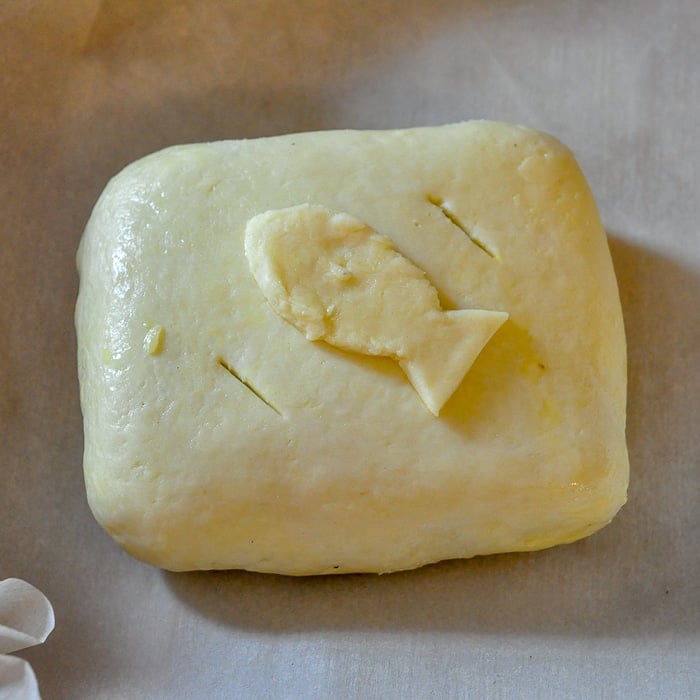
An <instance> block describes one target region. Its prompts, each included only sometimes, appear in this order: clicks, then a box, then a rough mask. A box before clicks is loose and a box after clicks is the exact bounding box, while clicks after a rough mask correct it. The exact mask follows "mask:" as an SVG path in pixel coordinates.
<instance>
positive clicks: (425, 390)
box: [245, 204, 508, 416]
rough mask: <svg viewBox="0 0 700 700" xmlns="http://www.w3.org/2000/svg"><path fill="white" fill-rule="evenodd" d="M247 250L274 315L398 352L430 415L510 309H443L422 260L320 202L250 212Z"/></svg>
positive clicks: (369, 351) (327, 335)
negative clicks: (412, 258)
mask: <svg viewBox="0 0 700 700" xmlns="http://www.w3.org/2000/svg"><path fill="white" fill-rule="evenodd" d="M245 254H246V257H247V259H248V263H249V266H250V270H251V272H252V274H253V277H254V278H255V280H256V282H257V284H258V286H259V287H260V289H261V291H262V293H263V295H264V296H265V298H266V299H267V301H268V302H269V304H270V306H271V307H272V309H273V310H274V311H275V312H276V313H277V314H278V315H279V316H281V317H282V318H283V319H285V320H286V321H288V322H289V323H290V324H292V325H293V326H294V327H295V328H296V329H297V330H299V331H301V332H302V333H303V334H304V335H305V336H306V338H308V339H309V340H324V341H325V342H327V343H329V344H330V345H333V346H335V347H338V348H341V349H343V350H349V351H352V352H357V353H362V354H366V355H378V356H383V357H390V358H392V359H394V360H396V361H397V362H398V363H399V366H400V367H401V369H402V370H403V371H404V373H405V374H406V376H407V377H408V380H409V381H410V382H411V384H412V385H413V387H414V389H415V390H416V392H417V393H418V395H419V396H420V398H421V399H422V401H423V403H424V404H425V405H426V407H427V408H428V409H429V410H430V411H431V413H433V415H435V416H437V415H439V413H440V410H441V408H442V407H443V406H444V404H445V402H446V401H447V400H448V399H449V398H450V396H452V394H453V393H454V391H455V390H456V389H457V387H458V386H459V384H460V383H461V382H462V380H463V378H464V376H465V374H466V373H467V372H468V370H469V368H470V367H471V366H472V364H473V363H474V361H475V359H476V358H477V356H478V355H479V353H480V352H481V350H482V349H483V348H484V346H485V345H486V343H488V342H489V340H490V339H491V337H492V336H493V334H494V333H495V332H496V331H497V330H498V328H499V327H500V326H501V325H502V324H503V323H504V322H505V321H506V319H507V318H508V314H507V313H506V312H503V311H487V310H481V309H459V310H453V311H452V310H451V311H445V310H443V309H442V308H441V307H440V302H439V299H438V294H437V290H436V289H435V287H433V285H432V284H431V283H430V281H429V280H428V279H427V277H426V275H425V273H424V272H423V270H421V269H420V268H418V267H416V265H414V264H413V263H412V262H411V261H409V260H408V259H407V258H405V257H404V256H403V255H402V254H401V253H399V252H398V251H397V250H396V249H395V248H394V247H393V244H392V241H391V239H390V238H388V237H387V236H385V235H383V234H381V233H378V232H377V231H375V230H374V229H372V228H371V227H370V226H369V225H367V224H366V223H364V222H362V221H360V220H358V219H356V218H354V217H353V216H350V215H349V214H346V213H343V212H334V211H331V210H330V209H327V208H326V207H323V206H318V205H310V204H302V205H298V206H294V207H289V208H285V209H276V210H271V211H267V212H264V213H262V214H258V215H257V216H254V217H253V218H252V219H250V220H249V221H248V224H247V226H246V232H245Z"/></svg>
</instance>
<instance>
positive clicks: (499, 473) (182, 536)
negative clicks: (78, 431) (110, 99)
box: [76, 121, 629, 575]
mask: <svg viewBox="0 0 700 700" xmlns="http://www.w3.org/2000/svg"><path fill="white" fill-rule="evenodd" d="M78 267H79V272H80V292H79V296H78V303H77V309H76V327H77V333H78V365H79V377H80V386H81V403H82V409H83V416H84V424H85V453H84V471H85V481H86V486H87V494H88V499H89V503H90V506H91V508H92V511H93V513H94V514H95V517H96V518H97V520H98V521H99V522H100V523H101V524H102V526H103V527H104V528H105V529H106V530H107V531H108V532H109V533H110V534H111V535H112V537H114V539H115V540H116V541H117V542H118V543H119V544H120V545H121V546H123V547H124V548H125V549H126V550H127V551H128V552H130V553H131V554H133V555H134V556H136V557H138V558H140V559H142V560H144V561H147V562H150V563H152V564H154V565H156V566H160V567H163V568H167V569H172V570H190V569H222V568H241V569H248V570H253V571H265V572H275V573H282V574H295V575H302V574H323V573H347V572H389V571H395V570H400V569H410V568H414V567H418V566H421V565H423V564H427V563H430V562H435V561H439V560H442V559H448V558H459V557H471V556H474V555H477V554H489V553H494V552H506V551H516V550H534V549H541V548H544V547H549V546H552V545H556V544H561V543H566V542H571V541H573V540H576V539H579V538H581V537H585V536H586V535H589V534H591V533H593V532H595V531H596V530H598V529H599V528H601V527H603V526H604V525H606V524H607V523H608V522H610V520H611V519H612V518H613V516H614V515H615V513H616V512H617V511H618V510H619V508H620V507H621V506H622V505H623V503H624V502H625V499H626V490H627V482H628V471H629V470H628V459H627V450H626V444H625V401H626V350H625V337H624V329H623V323H622V313H621V309H620V301H619V295H618V291H617V284H616V280H615V275H614V271H613V267H612V262H611V259H610V253H609V250H608V246H607V240H606V235H605V231H604V229H603V227H602V225H601V222H600V219H599V216H598V213H597V210H596V206H595V202H594V200H593V197H592V195H591V193H590V191H589V188H588V186H587V184H586V182H585V179H584V177H583V175H582V174H581V171H580V169H579V167H578V165H577V164H576V161H575V159H574V158H573V156H572V155H571V153H570V152H569V151H568V150H567V149H566V148H565V147H564V146H562V145H561V144H560V143H559V142H558V141H556V140H555V139H553V138H552V137H550V136H547V135H545V134H542V133H540V132H537V131H533V130H531V129H527V128H524V127H520V126H513V125H509V124H502V123H497V122H485V121H477V122H466V123H462V124H454V125H449V126H444V127H428V128H417V129H406V130H397V131H384V132H381V131H365V132H361V131H338V132H320V133H308V134H295V135H288V136H279V137H271V138H264V139H254V140H243V141H223V142H219V143H209V144H197V145H187V146H177V147H173V148H169V149H166V150H164V151H161V152H159V153H156V154H153V155H151V156H148V157H146V158H144V159H142V160H140V161H137V162H136V163H134V164H132V165H130V166H129V167H127V168H126V169H125V170H123V171H122V172H121V173H120V174H118V175H117V176H116V177H115V178H114V179H113V180H112V181H111V182H110V183H109V185H108V186H107V188H106V190H105V192H104V193H103V194H102V196H101V197H100V200H99V201H98V203H97V205H96V206H95V209H94V211H93V213H92V216H91V218H90V221H89V222H88V225H87V228H86V231H85V234H84V236H83V239H82V242H81V245H80V249H79V252H78Z"/></svg>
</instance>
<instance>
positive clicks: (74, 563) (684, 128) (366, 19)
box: [0, 0, 700, 700]
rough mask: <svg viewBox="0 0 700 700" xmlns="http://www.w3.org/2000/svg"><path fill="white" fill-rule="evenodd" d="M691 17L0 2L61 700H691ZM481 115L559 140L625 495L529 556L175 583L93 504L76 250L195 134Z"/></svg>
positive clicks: (36, 516) (695, 171) (648, 0)
mask: <svg viewBox="0 0 700 700" xmlns="http://www.w3.org/2000/svg"><path fill="white" fill-rule="evenodd" d="M699 35H700V3H698V2H696V0H669V1H668V2H664V3H660V2H656V1H655V0H571V1H569V2H561V1H560V0H529V1H528V0H493V1H491V2H487V1H484V2H477V1H476V0H474V1H469V0H459V1H457V0H454V1H450V0H444V1H440V0H439V1H437V2H419V1H417V0H378V1H376V2H371V3H370V2H367V3H362V2H359V3H358V2H345V1H344V0H308V1H302V0H299V1H295V2H290V1H285V0H279V1H276V0H260V1H257V2H255V1H253V0H251V1H249V2H243V1H232V2H224V1H220V2H214V1H213V0H212V1H209V0H201V1H200V2H194V1H191V2H188V1H173V2H167V1H166V0H152V1H150V2H148V1H146V2H139V3H136V2H123V1H121V0H105V1H104V2H98V1H97V0H84V1H82V2H81V1H72V0H66V1H65V2H61V3H50V2H46V1H41V0H35V1H33V2H20V1H19V0H10V1H9V2H3V3H2V4H1V5H0V60H1V62H2V63H1V66H2V70H1V71H0V80H1V81H2V82H1V85H2V92H1V93H0V110H1V111H0V154H1V162H2V170H1V173H0V177H1V181H0V211H2V219H1V221H2V224H1V225H2V230H1V233H0V236H1V239H0V240H1V248H0V250H1V251H2V252H1V257H0V260H1V262H2V268H1V269H2V277H1V279H2V290H1V294H0V431H1V432H0V579H2V578H8V577H18V578H23V579H26V580H28V581H31V582H32V583H33V584H34V585H35V586H37V587H38V588H40V589H41V590H42V591H43V592H44V593H45V594H46V595H47V596H48V598H49V599H50V600H51V602H52V603H53V605H54V609H55V612H56V629H55V632H54V633H53V634H52V635H51V637H50V638H49V639H48V640H47V641H46V643H45V644H43V645H42V646H40V647H37V648H35V649H32V650H28V651H25V652H22V657H23V658H25V659H27V660H28V661H29V662H30V663H31V664H32V667H33V668H34V671H35V673H36V676H37V679H38V681H39V687H40V689H41V691H42V695H43V697H44V698H45V699H49V700H50V699H51V698H91V699H99V698H105V699H107V698H109V699H110V700H114V699H115V698H117V699H118V698H175V699H177V698H199V697H202V698H329V697H334V698H427V697H435V698H443V697H444V698H447V697H474V698H488V697H494V698H507V697H531V698H550V697H551V698H554V697H556V698H566V697H571V698H573V697H586V698H594V697H601V698H602V697H605V698H618V697H619V698H623V697H625V698H626V697H634V698H656V697H665V698H691V697H698V695H699V694H700V670H699V669H700V583H699V582H700V557H699V554H698V541H699V539H700V515H699V513H700V509H699V508H698V505H699V500H700V488H699V483H700V479H699V473H698V472H699V469H700V430H698V426H699V425H700V424H699V421H700V319H699V315H700V312H699V309H700V232H699V230H698V227H699V224H698V222H700V203H699V202H700V196H699V194H700V192H699V189H700V187H699V185H700V165H699V163H700V158H699V157H698V155H699V152H698V143H700V119H698V112H699V110H698V108H699V107H700V68H699V66H700V42H699V41H698V36H699ZM476 117H487V118H494V119H501V120H505V121H514V122H520V123H525V124H528V125H530V126H534V127H537V128H540V129H543V130H545V131H549V132H550V133H553V134H554V135H556V136H558V137H559V138H560V139H561V140H562V141H564V142H565V143H566V144H568V145H569V146H570V147H571V148H572V149H573V150H574V152H575V153H576V155H577V156H578V158H579V160H580V163H581V165H582V167H583V169H584V171H585V173H586V175H587V177H588V179H589V181H590V184H591V187H592V189H593V191H594V193H595V194H596V196H597V199H598V203H599V205H600V209H601V213H602V217H603V220H604V222H605V224H606V227H607V228H608V231H609V233H610V237H611V238H610V241H611V249H612V254H613V259H614V263H615V266H616V269H617V273H618V278H619V283H620V292H621V297H622V302H623V308H624V313H625V319H626V326H627V335H628V342H629V417H628V441H629V448H630V456H631V462H632V481H631V487H630V497H629V503H628V504H627V506H626V507H625V508H624V509H623V511H622V512H621V513H620V515H619V517H618V518H617V519H616V520H615V521H614V522H613V524H612V525H610V526H609V527H608V528H606V529H605V530H603V531H602V532H601V533H599V534H597V535H595V536H593V537H591V538H590V539H588V540H585V541H583V542H580V543H577V544H574V545H570V546H566V547H559V548H556V549H553V550H549V551H544V552H540V553H534V554H513V555H503V556H496V557H490V558H482V559H475V560H472V561H468V562H447V563H443V564H440V565H437V566H432V567H428V568H425V569H422V570H419V571H416V572H409V573H403V574H396V575H390V576H384V577H374V576H350V577H343V578H318V579H288V578H283V577H274V576H264V575H256V574H250V573H240V572H230V573H229V572H227V573H216V574H213V573H199V574H178V575H175V574H167V573H163V572H161V571H158V570H156V569H153V568H151V567H149V566H146V565H144V564H141V563H139V562H136V561H134V560H132V559H131V558H129V557H128V556H127V555H126V554H123V553H122V552H121V551H120V550H119V549H118V548H117V547H116V545H114V544H113V543H112V542H111V540H110V539H109V538H108V537H107V535H105V534H104V533H102V531H101V530H100V529H99V527H98V526H97V525H96V523H95V521H94V520H93V519H92V516H91V514H90V512H89V510H88V507H87V505H86V502H85V495H84V487H83V483H82V473H81V450H82V425H81V417H80V410H79V405H78V393H77V379H76V371H75V337H74V330H73V318H72V314H73V305H74V301H75V295H76V291H77V276H76V273H75V267H74V256H75V251H76V247H77V245H78V240H79V237H80V234H81V232H82V229H83V227H84V225H85V222H86V220H87V218H88V216H89V213H90V210H91V207H92V205H93V204H94V202H95V200H96V199H97V197H98V195H99V193H100V192H101V190H102V189H103V187H104V185H105V184H106V182H107V180H108V178H109V177H111V175H113V174H114V173H115V172H117V171H118V170H119V169H120V168H121V167H122V166H124V165H126V164H127V163H129V162H130V161H132V160H134V159H136V158H138V157H139V156H142V155H145V154H146V153H148V152H151V151H153V150H156V149H158V148H160V147H163V146H167V145H171V144H173V143H179V142H193V141H205V140H214V139H222V138H241V137H254V136H259V135H266V134H277V133H285V132H294V131H304V130H312V129H331V128H342V127H355V128H385V127H386V128H390V127H403V126H413V125H423V124H441V123H446V122H452V121H458V120H462V119H468V118H476Z"/></svg>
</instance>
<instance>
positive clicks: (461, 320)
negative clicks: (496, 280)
mask: <svg viewBox="0 0 700 700" xmlns="http://www.w3.org/2000/svg"><path fill="white" fill-rule="evenodd" d="M507 318H508V314H507V313H506V312H504V311H485V310H480V309H464V310H456V311H444V312H441V313H439V314H437V315H436V317H435V321H434V322H433V323H431V326H432V327H431V329H430V338H431V340H432V341H433V342H430V343H429V344H428V345H426V346H423V347H420V348H418V349H417V351H416V352H415V353H414V354H413V356H412V357H409V358H404V359H401V360H399V365H400V367H401V369H402V370H403V371H404V372H405V373H406V376H407V377H408V380H409V381H410V382H411V384H412V385H413V388H414V389H415V390H416V392H417V393H418V395H419V396H420V398H421V399H422V401H423V403H424V404H425V405H426V406H427V408H428V410H429V411H430V412H431V413H432V414H433V415H435V416H438V415H440V409H441V408H442V407H443V406H444V405H445V403H446V402H447V400H448V399H449V398H450V396H452V394H454V392H455V390H456V389H457V387H458V386H459V385H460V384H461V383H462V380H463V379H464V376H465V375H466V373H467V372H468V371H469V368H470V367H471V366H472V364H474V361H475V360H476V358H477V356H478V355H479V353H480V352H481V351H482V350H483V349H484V346H485V345H486V343H488V342H489V340H491V338H492V337H493V334H494V333H495V332H496V331H497V330H498V329H499V328H500V327H501V326H502V325H503V323H505V321H506V320H507Z"/></svg>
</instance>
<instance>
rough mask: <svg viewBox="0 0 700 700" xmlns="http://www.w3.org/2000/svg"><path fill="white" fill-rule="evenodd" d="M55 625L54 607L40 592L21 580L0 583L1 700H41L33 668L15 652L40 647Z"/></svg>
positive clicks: (8, 580) (15, 579)
mask: <svg viewBox="0 0 700 700" xmlns="http://www.w3.org/2000/svg"><path fill="white" fill-rule="evenodd" d="M54 625H55V617H54V612H53V607H52V606H51V603H50V602H49V600H48V598H47V597H46V596H45V595H44V594H43V593H42V592H41V591H40V590H38V589H37V588H35V587H34V586H32V585H31V584H29V583H27V582H26V581H22V580H21V579H18V578H8V579H5V580H3V581H0V700H38V699H39V698H40V695H39V687H38V684H37V680H36V676H35V675H34V671H33V670H32V667H31V666H30V665H29V664H28V663H27V662H26V661H25V660H24V659H20V658H18V657H16V656H8V654H11V653H13V652H15V651H20V650H21V649H26V648H27V647H32V646H35V645H37V644H41V643H42V642H44V641H45V640H46V638H47V637H48V636H49V634H51V632H52V630H53V628H54Z"/></svg>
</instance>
